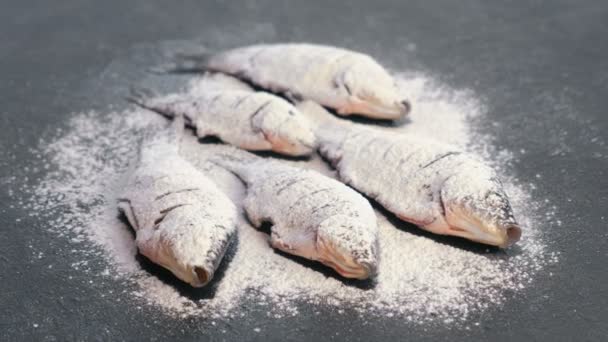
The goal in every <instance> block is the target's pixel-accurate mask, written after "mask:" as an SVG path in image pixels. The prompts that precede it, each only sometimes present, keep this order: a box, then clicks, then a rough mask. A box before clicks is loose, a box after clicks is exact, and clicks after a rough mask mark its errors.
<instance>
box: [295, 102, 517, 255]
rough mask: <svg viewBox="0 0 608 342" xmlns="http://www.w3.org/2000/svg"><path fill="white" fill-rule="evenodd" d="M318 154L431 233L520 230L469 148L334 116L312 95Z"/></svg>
mask: <svg viewBox="0 0 608 342" xmlns="http://www.w3.org/2000/svg"><path fill="white" fill-rule="evenodd" d="M297 107H298V108H299V109H300V110H301V111H302V112H303V113H305V114H306V115H309V116H311V117H315V118H316V119H317V120H318V121H319V122H320V123H319V126H318V127H317V130H316V133H317V141H318V146H319V149H318V151H319V154H321V156H322V157H323V158H324V159H326V160H328V161H329V162H330V163H331V165H332V166H333V167H334V168H335V169H336V170H337V173H338V178H339V179H340V180H342V181H343V182H345V183H346V184H348V185H350V186H352V187H353V188H355V189H357V190H358V191H360V192H361V193H363V194H365V195H366V196H368V197H369V198H371V199H373V200H375V201H376V202H377V203H379V204H380V205H381V206H382V207H384V208H385V209H386V210H388V211H389V212H391V213H393V214H395V215H396V216H397V217H398V218H399V219H401V220H403V221H407V222H410V223H413V224H415V225H417V226H419V227H420V228H422V229H424V230H427V231H429V232H431V233H434V234H441V235H452V236H458V237H461V238H465V239H468V240H472V241H475V242H479V243H483V244H487V245H493V246H498V247H502V248H507V247H509V246H511V245H513V244H514V243H516V242H517V241H518V240H519V239H520V237H521V227H520V225H519V224H518V222H517V220H516V219H515V217H514V213H513V209H512V207H511V204H510V201H509V198H508V196H507V194H506V192H505V191H504V187H503V185H502V182H501V181H500V179H499V177H498V175H497V174H496V172H495V171H494V170H493V169H492V168H491V167H490V166H488V165H487V164H485V163H484V162H483V161H481V160H479V159H478V158H476V157H475V156H473V155H470V154H468V153H465V152H463V151H460V150H459V149H457V148H454V147H452V146H450V145H446V144H443V143H439V142H436V141H434V140H430V139H426V138H424V137H419V136H413V135H406V134H398V133H395V132H390V131H389V132H387V131H380V130H378V129H372V128H370V127H364V126H361V125H357V124H354V123H350V122H345V121H344V120H339V119H338V118H335V117H334V116H332V115H331V114H330V113H328V112H327V111H325V109H324V108H322V107H321V106H319V105H318V104H316V103H313V102H310V101H308V102H302V103H300V104H298V105H297Z"/></svg>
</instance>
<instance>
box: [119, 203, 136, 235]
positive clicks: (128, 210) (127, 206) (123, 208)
mask: <svg viewBox="0 0 608 342" xmlns="http://www.w3.org/2000/svg"><path fill="white" fill-rule="evenodd" d="M118 211H119V212H121V213H123V214H124V215H125V216H126V217H127V221H129V224H130V225H131V227H133V229H135V230H138V229H139V226H138V224H137V219H135V213H134V212H133V207H132V206H131V201H130V200H128V199H124V198H120V199H118Z"/></svg>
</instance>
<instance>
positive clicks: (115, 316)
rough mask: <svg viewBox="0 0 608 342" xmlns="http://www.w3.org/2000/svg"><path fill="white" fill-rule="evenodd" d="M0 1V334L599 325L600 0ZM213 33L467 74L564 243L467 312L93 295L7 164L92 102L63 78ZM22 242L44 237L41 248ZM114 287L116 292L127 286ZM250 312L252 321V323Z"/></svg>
mask: <svg viewBox="0 0 608 342" xmlns="http://www.w3.org/2000/svg"><path fill="white" fill-rule="evenodd" d="M0 8H2V10H1V11H0V75H1V76H0V94H1V95H0V98H1V99H2V100H1V103H2V106H0V112H1V113H2V115H1V116H0V128H1V129H2V130H1V132H2V134H0V177H1V178H0V184H1V188H0V189H2V190H1V191H0V227H1V228H0V269H1V270H2V276H0V279H1V280H0V308H1V309H0V340H4V341H6V340H21V341H25V340H61V341H63V340H84V339H86V340H89V339H90V340H140V339H145V340H148V339H187V340H193V339H200V340H207V339H210V340H224V339H226V340H234V339H238V340H255V339H260V340H266V339H273V340H302V339H313V338H314V339H322V340H325V339H335V340H342V339H349V340H372V339H373V340H379V339H384V338H393V339H412V340H471V339H484V340H487V339H493V340H507V339H509V340H515V339H522V340H574V339H576V340H579V339H582V340H606V339H608V291H607V289H608V285H606V284H607V282H608V267H607V266H606V261H607V254H608V252H607V251H608V245H607V243H606V240H607V238H608V229H607V228H608V226H607V216H608V213H607V212H606V209H605V208H607V207H608V180H607V179H606V169H607V167H608V149H607V148H606V145H605V141H606V139H607V138H608V134H606V130H607V129H608V113H607V110H608V38H607V37H608V3H606V2H605V1H585V2H568V1H503V2H498V1H490V2H488V1H476V0H463V1H457V2H455V1H445V0H440V1H408V2H404V1H373V2H366V1H350V2H344V4H339V3H332V4H327V3H325V2H324V1H292V2H280V3H279V2H276V1H256V0H253V1H247V2H243V3H238V4H237V2H217V3H216V2H211V1H208V2H205V3H204V4H200V3H199V2H198V1H180V2H164V3H163V2H161V1H150V0H147V1H130V2H128V3H125V2H123V1H114V0H112V1H103V2H102V1H61V2H43V1H19V2H17V1H14V2H10V1H4V2H3V3H2V5H1V7H0ZM222 34H225V35H226V37H239V36H242V37H244V38H243V39H244V40H250V41H249V43H256V42H257V41H255V37H256V35H257V36H259V37H263V38H264V40H265V41H310V42H316V43H326V44H333V45H340V46H346V47H350V48H353V49H356V50H360V51H364V52H368V53H370V54H372V55H377V56H382V61H383V63H385V64H388V65H389V66H393V67H396V68H400V69H409V70H423V71H425V72H427V73H430V74H432V75H434V76H436V77H438V78H439V79H441V81H442V82H445V83H447V84H449V85H451V86H454V87H457V88H470V89H472V90H473V91H474V92H475V93H476V94H477V95H478V96H479V97H481V98H482V99H483V100H484V102H485V104H486V105H487V107H488V110H489V115H488V116H487V117H486V118H485V119H484V121H483V122H481V123H480V128H481V129H483V130H485V131H486V132H488V133H489V134H491V135H492V136H494V137H495V138H496V143H497V144H498V145H499V146H500V147H502V148H507V149H509V150H511V151H514V152H515V153H516V154H517V153H518V152H517V151H521V150H522V149H524V150H525V151H526V153H522V154H517V158H516V161H515V163H514V165H513V172H514V173H515V174H516V176H517V177H519V178H520V179H534V183H535V184H536V185H537V187H536V189H534V190H532V194H533V196H534V198H536V199H539V200H544V199H548V200H549V201H550V202H551V204H552V205H554V206H555V207H556V213H557V214H556V215H557V216H558V218H559V220H561V222H562V225H561V226H558V225H552V224H548V225H547V226H544V227H543V229H546V230H547V236H549V237H550V238H551V242H550V246H551V248H553V249H554V250H556V251H558V252H559V253H560V255H561V256H560V261H559V263H558V264H557V265H555V266H554V267H553V268H552V272H553V273H554V274H553V277H550V278H549V277H544V276H543V275H538V277H537V280H536V281H535V282H534V283H533V285H532V286H531V287H530V288H529V289H527V290H526V291H524V292H523V293H521V294H519V295H518V296H515V297H514V298H511V299H510V300H509V301H508V302H507V303H506V304H505V305H503V306H501V307H500V308H497V309H496V310H490V311H488V312H486V313H484V314H483V315H482V316H481V317H478V320H479V322H480V324H479V326H474V327H472V328H469V329H463V328H459V327H458V326H456V327H442V326H440V325H433V326H426V325H411V324H406V323H404V322H403V321H400V320H399V319H396V318H386V317H385V318H380V317H378V318H370V319H368V320H367V321H368V324H366V325H362V324H360V322H359V321H358V319H357V318H356V317H353V318H352V319H350V318H348V317H345V316H341V315H332V314H331V312H329V311H328V312H326V313H325V314H323V315H313V314H311V313H310V312H307V311H306V309H304V310H303V311H302V312H301V314H300V315H298V316H296V317H293V318H285V319H281V320H274V319H271V318H269V317H267V316H266V315H264V314H263V313H261V312H255V311H254V310H253V309H252V310H249V309H247V308H243V310H247V314H246V315H245V317H244V318H241V319H239V320H233V321H227V322H219V323H218V325H221V327H222V329H223V330H226V332H225V333H220V332H219V330H220V328H216V329H207V328H202V327H201V322H199V321H197V319H196V318H188V319H183V320H178V319H172V318H169V317H167V316H163V315H161V314H158V313H156V312H155V310H154V308H152V307H149V308H147V307H144V308H142V309H141V310H136V309H134V308H133V305H132V304H131V303H129V301H128V300H122V301H120V302H117V301H116V299H117V298H107V297H103V298H102V297H101V296H100V293H102V292H104V291H105V290H107V289H103V288H101V287H104V286H110V285H108V284H105V283H104V284H95V283H94V284H89V283H88V282H87V281H86V279H81V280H82V281H80V282H78V281H68V280H67V279H66V274H68V273H70V274H71V275H72V276H73V277H78V276H79V275H78V274H74V272H73V271H72V270H71V269H70V267H69V264H70V263H71V262H73V261H74V260H76V258H77V256H75V255H72V254H70V253H69V250H70V249H69V248H68V246H69V243H68V242H67V241H63V240H61V239H58V238H57V237H56V236H55V235H54V234H52V233H49V232H47V231H46V230H45V229H44V224H43V223H40V222H34V221H33V220H27V219H25V220H21V221H20V222H17V221H16V219H17V218H20V217H24V216H27V213H25V212H23V210H22V209H20V207H19V205H18V203H13V202H12V201H11V200H10V199H9V197H10V196H9V194H8V191H6V190H7V189H8V188H9V187H10V185H11V184H7V182H8V180H9V179H10V178H9V177H10V176H15V175H16V176H23V175H24V174H26V173H28V172H31V170H30V171H27V172H25V171H24V170H26V169H25V168H26V167H28V166H30V167H31V166H33V165H34V164H35V159H34V158H33V156H32V154H31V152H30V149H31V148H33V147H35V146H36V145H37V143H38V139H39V137H40V136H41V135H43V134H45V133H48V132H49V131H52V130H54V129H56V128H58V127H62V126H63V125H65V123H66V121H67V118H68V117H70V115H72V114H71V113H74V112H76V111H78V110H82V109H89V108H92V107H95V106H101V104H103V100H102V99H97V100H99V101H97V100H96V98H95V96H87V97H85V96H82V95H74V94H79V93H78V92H77V90H78V89H79V88H80V87H82V86H83V84H86V82H87V80H88V79H90V78H91V77H94V76H95V77H96V76H98V75H99V73H100V72H101V71H102V70H104V68H106V67H107V65H108V63H110V62H111V61H113V60H116V59H117V58H120V56H122V55H124V54H126V53H128V51H129V49H131V48H132V47H133V46H136V45H138V44H154V43H155V42H158V41H162V40H179V39H188V38H193V37H197V38H200V39H203V40H204V39H205V37H207V36H213V37H215V39H217V37H221V35H222ZM248 37H251V38H250V39H249V38H248ZM494 122H498V123H500V125H498V126H495V125H493V123H494ZM9 155H10V158H9ZM537 175H540V177H538V176H537ZM10 204H13V205H14V208H10V207H9V205H10ZM31 249H36V250H40V251H44V252H45V258H44V262H41V261H40V260H38V259H35V258H34V257H33V255H32V253H31V252H30V250H31ZM49 264H53V265H55V267H54V268H52V269H49V268H48V265H49ZM61 265H64V266H63V267H62V266H61ZM81 277H85V275H81ZM112 286H114V287H115V288H116V291H115V293H116V297H118V298H120V296H121V294H120V291H121V289H122V287H123V286H125V285H122V284H121V283H120V282H118V281H117V282H116V284H112ZM59 298H61V299H59ZM35 322H36V323H35ZM34 323H35V324H37V326H34ZM255 327H263V330H262V331H261V333H259V334H254V333H253V332H252V331H253V328H255Z"/></svg>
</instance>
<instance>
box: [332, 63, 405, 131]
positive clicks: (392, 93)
mask: <svg viewBox="0 0 608 342" xmlns="http://www.w3.org/2000/svg"><path fill="white" fill-rule="evenodd" d="M334 86H335V87H336V88H337V89H339V91H340V92H341V93H342V94H343V95H345V96H346V97H347V98H348V100H347V102H348V103H347V105H346V106H344V107H342V108H338V113H339V114H363V115H365V116H368V117H371V118H375V119H386V120H395V119H400V118H402V117H404V116H406V115H407V114H408V113H409V112H410V110H411V104H410V102H409V101H408V100H407V99H406V98H405V97H404V96H403V94H401V93H400V91H399V88H398V87H397V84H396V82H395V80H394V79H393V77H392V76H391V75H390V74H389V73H388V72H387V71H386V70H385V69H384V68H383V67H382V66H380V65H379V64H378V63H376V62H375V61H373V60H371V61H367V62H362V63H354V64H353V65H352V66H350V67H349V68H348V69H346V70H345V71H343V72H342V73H340V74H339V75H338V76H337V77H336V78H335V79H334Z"/></svg>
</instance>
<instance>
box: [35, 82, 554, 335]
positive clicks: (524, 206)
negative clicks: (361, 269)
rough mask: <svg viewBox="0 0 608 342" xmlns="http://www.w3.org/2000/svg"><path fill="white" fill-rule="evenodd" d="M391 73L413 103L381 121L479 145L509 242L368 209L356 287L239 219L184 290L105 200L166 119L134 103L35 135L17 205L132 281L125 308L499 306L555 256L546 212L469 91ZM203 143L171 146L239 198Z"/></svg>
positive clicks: (417, 318) (416, 309)
mask: <svg viewBox="0 0 608 342" xmlns="http://www.w3.org/2000/svg"><path fill="white" fill-rule="evenodd" d="M397 80H398V84H399V86H400V89H401V90H402V91H403V92H404V93H406V94H408V96H409V98H411V100H412V103H413V111H412V113H411V122H409V123H406V124H405V125H403V126H401V127H386V128H382V129H388V130H393V131H399V132H403V133H404V134H409V133H412V132H415V133H416V134H418V135H424V136H426V137H427V138H432V139H436V140H439V141H443V142H446V143H449V144H453V145H456V146H457V147H459V148H462V149H466V150H468V151H472V152H478V154H479V155H480V157H482V158H484V159H486V160H487V161H488V162H490V163H491V164H492V165H493V166H494V167H496V169H497V172H499V173H501V174H500V176H501V177H502V179H503V181H504V184H505V187H506V191H507V193H508V194H509V196H510V199H511V204H512V205H513V207H514V211H515V215H516V216H517V218H518V220H519V221H520V224H521V225H522V226H523V227H524V228H523V236H522V239H521V241H520V242H519V243H518V244H517V245H516V246H515V247H514V248H511V249H508V250H506V251H499V250H496V249H487V250H484V249H483V248H481V247H479V246H474V247H471V248H461V247H459V246H460V245H461V244H460V243H452V242H450V241H455V240H445V239H442V238H433V237H429V236H428V235H425V234H419V233H418V232H417V231H415V230H411V229H397V228H395V226H394V225H393V221H392V220H390V219H388V218H386V217H385V216H384V215H383V214H382V213H381V212H377V215H378V225H379V242H380V258H379V259H380V265H379V275H378V277H377V278H376V280H375V282H374V283H373V284H372V285H371V286H369V287H367V288H360V287H357V286H352V284H350V283H345V282H343V281H341V280H340V279H338V278H336V277H331V276H328V275H327V274H326V273H324V272H320V271H319V269H316V268H311V267H309V266H308V265H306V264H302V263H298V262H295V261H294V260H292V259H289V258H286V257H284V256H282V255H279V254H277V253H275V252H274V251H273V249H272V248H271V247H270V246H269V243H268V239H269V236H268V235H267V234H266V233H264V232H260V231H257V230H256V229H254V228H253V227H252V226H251V225H250V224H249V223H248V222H247V221H246V219H245V218H244V217H241V218H240V219H239V222H238V231H237V235H238V239H237V242H236V243H235V244H234V246H233V248H232V251H231V252H230V253H231V255H230V257H229V258H226V260H225V265H223V266H221V267H224V274H223V276H222V277H221V279H217V282H215V283H213V286H215V294H214V296H212V298H208V299H192V298H189V297H187V296H185V295H182V294H180V292H178V290H177V289H176V287H175V286H174V285H173V284H168V283H166V282H165V281H163V280H161V279H160V278H158V277H157V275H155V274H152V273H150V272H148V271H145V270H143V269H142V267H141V265H140V263H139V262H138V260H137V259H136V252H137V250H136V248H135V244H134V241H133V234H132V233H131V232H130V231H129V229H130V228H129V227H128V226H127V225H126V224H125V222H124V220H121V218H120V217H119V216H118V212H117V208H116V200H117V196H118V194H119V193H120V190H121V189H120V188H121V184H122V183H123V181H124V177H125V173H126V172H127V170H128V169H129V167H130V166H131V165H133V164H132V163H133V162H134V161H135V160H136V158H137V154H138V143H139V141H140V139H141V136H142V135H143V134H144V132H145V131H146V130H150V129H160V128H161V127H163V126H164V125H166V119H164V118H163V117H161V116H160V115H157V114H154V113H151V112H148V111H145V110H143V109H129V110H125V111H117V112H110V113H101V112H89V113H81V114H78V115H76V116H74V117H73V119H72V120H71V121H70V123H69V127H68V129H67V130H65V131H62V132H58V133H57V134H56V138H54V139H51V140H49V141H41V143H40V150H39V151H38V152H39V155H40V158H41V159H42V160H44V162H45V163H46V166H45V168H46V169H48V170H49V171H48V172H47V173H46V174H45V175H44V177H43V179H42V180H41V181H40V182H39V183H38V184H37V185H36V186H35V187H34V188H33V189H30V192H29V193H30V194H31V197H30V198H27V199H25V200H24V202H23V206H25V207H26V208H27V209H30V210H31V211H32V212H35V213H37V214H36V215H37V216H38V218H39V219H40V220H45V221H46V225H47V226H48V227H49V229H51V230H53V231H54V232H56V233H57V234H58V236H60V237H66V238H69V239H72V240H73V242H74V246H75V247H74V248H75V249H78V250H79V253H80V254H81V255H82V260H83V261H85V262H86V261H89V260H98V259H99V258H100V257H103V258H104V260H107V261H108V263H109V265H110V266H111V267H109V268H108V271H107V272H105V273H107V274H108V275H111V277H103V273H102V275H96V276H97V277H99V278H100V279H99V281H108V282H116V281H119V282H123V281H124V282H132V283H133V284H136V287H137V290H136V291H134V292H133V293H132V297H133V300H134V305H137V302H140V301H145V302H147V303H149V304H150V305H153V306H155V307H158V309H159V310H162V311H163V312H166V313H168V314H175V315H178V316H180V317H188V316H201V317H214V318H226V317H237V316H239V315H242V314H243V313H239V311H238V310H237V309H238V308H239V303H242V302H248V303H253V304H254V305H261V306H265V307H267V309H268V310H269V314H270V315H273V316H274V317H277V318H280V317H283V316H285V315H296V314H298V307H299V305H302V303H305V304H306V303H307V304H306V305H326V306H335V307H338V308H339V309H340V310H342V309H343V308H347V307H348V308H352V309H354V310H358V311H360V312H361V313H365V314H368V315H372V314H373V315H386V316H391V317H392V316H397V315H399V316H400V317H403V319H404V320H405V321H411V322H414V323H423V322H428V321H435V320H440V321H441V322H444V323H446V324H449V323H453V322H462V321H466V320H467V319H468V318H469V317H470V315H471V314H474V313H479V312H483V311H484V310H487V309H491V308H493V307H497V306H500V305H502V304H504V303H505V302H506V301H508V300H509V299H510V298H513V296H516V293H517V292H519V291H524V290H525V288H526V287H528V286H529V285H530V284H531V282H532V281H533V280H534V275H535V274H537V273H538V272H540V271H541V270H542V269H543V268H544V267H546V266H547V265H549V264H551V263H554V262H556V260H557V256H556V255H555V254H554V253H552V252H550V251H549V250H547V249H548V247H547V246H546V244H545V243H544V240H543V238H542V234H541V232H542V229H543V226H545V225H544V221H545V220H547V217H546V216H545V213H541V212H540V210H541V208H542V207H540V206H538V205H536V204H535V203H536V202H537V201H534V199H532V198H530V195H529V194H528V192H527V191H526V187H525V186H524V185H522V183H521V182H520V181H518V180H517V179H514V178H513V177H510V176H509V175H505V174H502V171H501V170H503V166H504V165H506V164H507V163H509V159H510V154H509V153H508V152H502V153H498V154H497V153H491V154H490V153H485V152H484V151H492V148H487V147H486V146H485V145H484V142H486V141H488V140H487V139H486V137H484V136H482V135H478V134H476V133H474V132H473V131H472V129H471V125H470V119H472V118H473V117H479V116H482V115H483V112H484V108H483V106H482V105H481V104H480V103H479V102H478V101H477V100H476V99H475V97H474V96H473V94H470V93H468V92H460V91H454V90H451V89H448V88H446V87H444V86H442V85H440V84H438V83H437V82H436V81H434V80H433V79H431V78H429V77H427V76H425V75H421V74H416V75H411V74H408V75H404V74H398V75H397ZM193 86H195V84H193ZM214 144H215V143H201V142H199V141H198V139H197V138H196V137H195V136H194V135H193V134H192V133H191V132H188V134H187V136H186V137H185V138H184V139H183V141H182V142H181V146H180V154H181V155H182V156H183V157H184V158H186V160H188V161H189V162H191V163H192V164H193V165H194V166H195V167H197V168H199V169H200V170H202V171H204V172H205V173H206V175H207V176H209V177H210V178H211V179H213V180H214V181H215V182H216V183H217V184H218V186H219V187H220V188H221V189H222V190H223V191H225V192H226V193H227V195H228V196H229V197H230V198H231V199H232V200H234V201H235V202H236V203H239V201H240V199H242V198H243V197H244V191H245V190H244V188H243V186H242V184H241V182H240V181H239V180H238V179H237V178H236V177H234V176H233V175H231V174H230V173H228V172H226V171H224V170H221V169H219V168H214V167H210V166H209V164H208V163H206V162H205V159H206V158H207V154H208V153H209V151H211V150H213V148H214V147H213V146H214ZM277 159H278V160H281V159H280V158H277ZM283 162H286V163H289V164H291V165H296V166H299V167H304V168H312V169H316V170H318V171H321V172H323V173H324V174H326V175H329V176H332V177H335V172H334V171H332V170H331V169H330V168H329V167H328V166H326V165H325V163H324V162H323V161H322V160H321V159H320V158H319V157H318V156H315V157H314V158H312V159H311V160H310V161H302V160H289V161H283ZM92 245H93V246H92ZM82 272H87V271H86V269H85V270H82ZM89 272H90V271H89ZM97 273H99V272H97Z"/></svg>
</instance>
